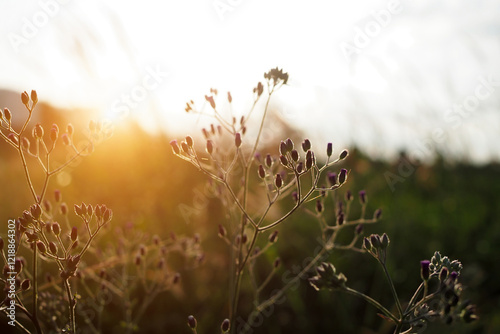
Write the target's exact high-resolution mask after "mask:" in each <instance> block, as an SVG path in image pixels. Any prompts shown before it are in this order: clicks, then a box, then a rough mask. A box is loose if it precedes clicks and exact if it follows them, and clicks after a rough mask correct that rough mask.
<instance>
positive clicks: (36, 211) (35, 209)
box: [30, 204, 42, 220]
mask: <svg viewBox="0 0 500 334" xmlns="http://www.w3.org/2000/svg"><path fill="white" fill-rule="evenodd" d="M30 211H31V215H32V216H33V219H35V220H39V219H40V218H41V217H42V208H41V207H40V205H39V204H33V205H32V206H31V207H30Z"/></svg>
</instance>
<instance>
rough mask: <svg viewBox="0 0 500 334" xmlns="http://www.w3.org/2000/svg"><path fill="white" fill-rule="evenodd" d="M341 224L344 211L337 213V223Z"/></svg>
mask: <svg viewBox="0 0 500 334" xmlns="http://www.w3.org/2000/svg"><path fill="white" fill-rule="evenodd" d="M342 224H344V213H343V212H339V214H338V215H337V225H342Z"/></svg>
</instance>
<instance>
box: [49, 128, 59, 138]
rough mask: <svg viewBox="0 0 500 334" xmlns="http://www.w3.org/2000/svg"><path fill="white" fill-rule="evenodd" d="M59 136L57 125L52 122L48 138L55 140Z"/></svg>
mask: <svg viewBox="0 0 500 334" xmlns="http://www.w3.org/2000/svg"><path fill="white" fill-rule="evenodd" d="M58 137H59V127H58V126H57V124H52V128H51V129H50V140H52V141H56V140H57V138H58Z"/></svg>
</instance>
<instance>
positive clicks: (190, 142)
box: [186, 136, 194, 147]
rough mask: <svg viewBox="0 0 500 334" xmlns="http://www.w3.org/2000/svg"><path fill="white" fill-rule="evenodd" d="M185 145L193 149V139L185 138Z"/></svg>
mask: <svg viewBox="0 0 500 334" xmlns="http://www.w3.org/2000/svg"><path fill="white" fill-rule="evenodd" d="M186 143H187V145H188V146H189V147H193V144H194V142H193V138H191V136H186Z"/></svg>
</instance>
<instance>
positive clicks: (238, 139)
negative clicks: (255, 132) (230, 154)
mask: <svg viewBox="0 0 500 334" xmlns="http://www.w3.org/2000/svg"><path fill="white" fill-rule="evenodd" d="M234 145H236V148H240V146H241V134H240V133H239V132H237V133H236V134H235V135H234Z"/></svg>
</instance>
